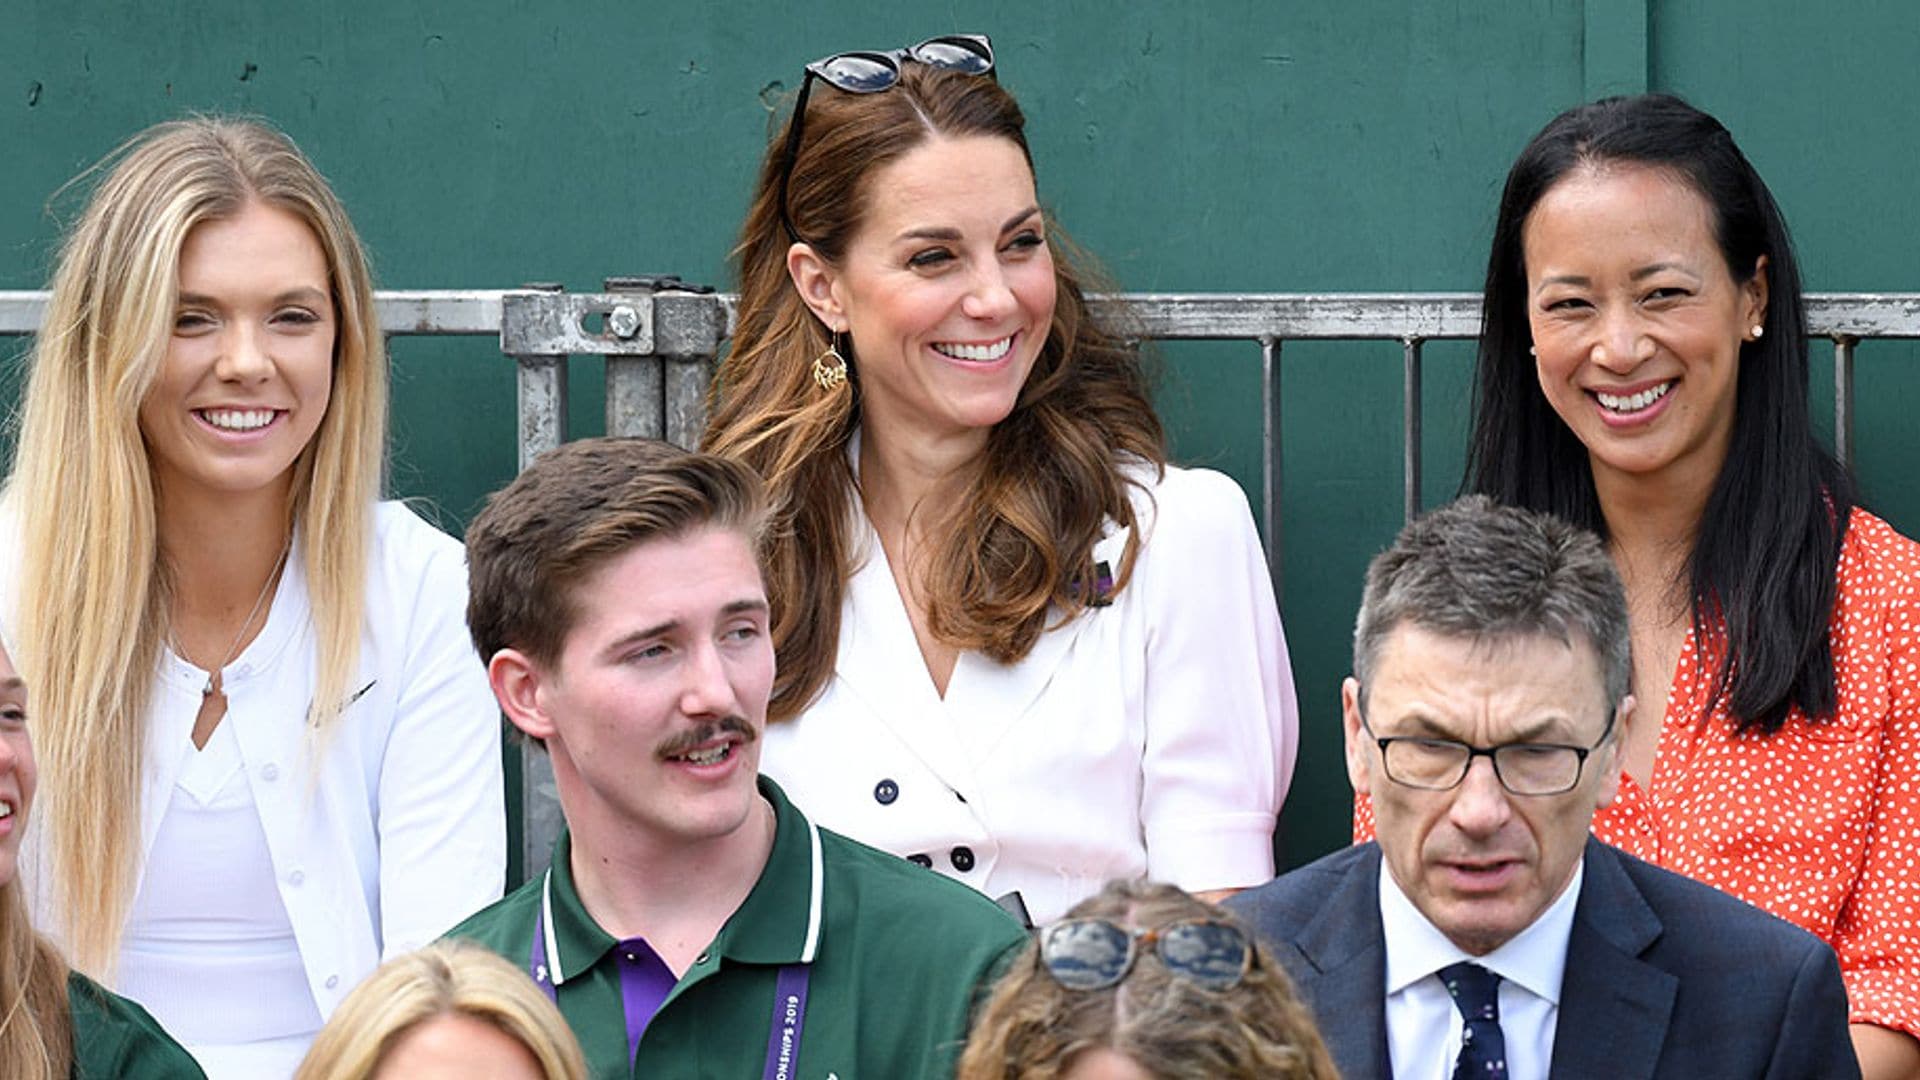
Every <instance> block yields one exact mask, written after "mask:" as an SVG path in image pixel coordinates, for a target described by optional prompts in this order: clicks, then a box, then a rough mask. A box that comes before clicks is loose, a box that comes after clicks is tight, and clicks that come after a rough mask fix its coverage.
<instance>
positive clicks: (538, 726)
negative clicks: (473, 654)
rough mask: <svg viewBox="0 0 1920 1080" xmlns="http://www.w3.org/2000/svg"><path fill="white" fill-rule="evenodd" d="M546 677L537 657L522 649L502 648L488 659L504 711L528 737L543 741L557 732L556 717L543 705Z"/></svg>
mask: <svg viewBox="0 0 1920 1080" xmlns="http://www.w3.org/2000/svg"><path fill="white" fill-rule="evenodd" d="M544 677H545V676H544V674H543V673H542V671H541V670H540V667H539V665H537V664H535V663H534V661H533V658H532V657H530V656H528V655H527V654H526V653H523V652H521V651H520V650H519V649H501V650H500V651H499V652H497V653H494V654H493V659H492V660H489V661H487V682H488V684H489V685H491V686H492V687H493V696H494V698H495V699H497V700H498V701H499V702H500V711H501V712H503V713H506V714H507V720H508V721H510V722H511V723H512V724H513V726H514V727H517V728H519V729H520V730H521V731H522V732H523V733H525V734H526V736H527V737H528V738H531V739H538V740H540V741H541V742H543V743H544V742H546V741H547V739H548V738H549V737H551V736H552V735H553V731H554V727H553V720H552V718H550V717H549V716H548V715H547V713H546V710H545V709H544V708H542V707H541V704H540V683H541V680H542V678H544Z"/></svg>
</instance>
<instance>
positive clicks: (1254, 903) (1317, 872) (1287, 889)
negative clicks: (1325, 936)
mask: <svg viewBox="0 0 1920 1080" xmlns="http://www.w3.org/2000/svg"><path fill="white" fill-rule="evenodd" d="M1379 850H1380V849H1379V845H1377V844H1372V843H1365V844H1353V845H1351V846H1348V847H1343V848H1341V849H1339V850H1338V851H1334V852H1332V853H1331V854H1327V855H1322V856H1321V857H1320V858H1318V859H1315V860H1314V861H1313V862H1310V863H1308V864H1306V865H1305V866H1301V867H1296V868H1295V869H1292V870H1289V871H1287V872H1285V873H1283V874H1281V875H1279V876H1278V877H1276V878H1274V879H1273V880H1272V881H1269V882H1267V883H1266V884H1264V885H1255V886H1254V887H1252V888H1250V889H1244V890H1242V891H1240V892H1238V893H1235V894H1234V895H1232V896H1230V897H1228V898H1227V900H1226V904H1225V907H1226V908H1227V910H1229V911H1232V912H1233V913H1234V914H1236V915H1239V916H1240V917H1241V918H1243V919H1246V920H1247V921H1248V922H1249V923H1251V924H1252V925H1253V926H1254V927H1255V929H1258V930H1260V931H1261V932H1262V933H1271V932H1273V931H1274V930H1276V929H1278V928H1279V927H1282V926H1286V927H1291V926H1295V925H1298V924H1301V923H1304V922H1306V921H1307V920H1309V919H1312V918H1313V917H1314V916H1316V915H1318V914H1320V912H1321V910H1322V909H1324V908H1325V907H1326V901H1327V897H1328V895H1329V894H1330V893H1331V892H1332V890H1333V886H1334V885H1335V883H1337V882H1339V881H1342V880H1345V879H1346V878H1348V877H1349V876H1350V875H1352V874H1353V873H1354V872H1355V871H1357V870H1361V869H1364V868H1365V865H1366V863H1367V861H1368V860H1370V859H1377V858H1379Z"/></svg>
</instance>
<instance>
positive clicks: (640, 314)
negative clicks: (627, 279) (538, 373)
mask: <svg viewBox="0 0 1920 1080" xmlns="http://www.w3.org/2000/svg"><path fill="white" fill-rule="evenodd" d="M500 307H501V311H500V351H501V352H504V353H506V354H508V355H509V356H570V355H572V354H574V353H603V354H605V355H607V356H651V355H653V351H654V349H653V299H652V297H651V296H646V295H638V296H634V295H623V294H618V293H568V292H528V291H514V292H508V293H503V294H501V297H500Z"/></svg>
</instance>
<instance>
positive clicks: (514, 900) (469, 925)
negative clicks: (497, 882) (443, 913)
mask: <svg viewBox="0 0 1920 1080" xmlns="http://www.w3.org/2000/svg"><path fill="white" fill-rule="evenodd" d="M545 880H546V876H545V875H544V874H535V875H533V876H532V877H529V878H528V879H527V880H526V881H525V882H523V883H521V885H520V887H519V888H517V889H514V890H513V891H512V892H509V893H508V894H507V895H505V896H503V897H501V898H500V899H498V900H495V901H494V902H493V903H491V904H488V905H487V906H486V907H483V908H481V909H480V910H479V911H476V912H474V913H473V914H471V915H469V916H467V917H466V918H464V919H462V920H460V922H458V923H456V924H455V925H454V927H453V929H451V930H448V931H447V932H446V933H445V934H442V935H441V938H442V940H445V939H449V938H461V939H464V940H467V941H472V942H475V943H477V944H480V945H484V946H486V947H487V948H489V949H492V950H493V951H494V952H497V953H499V954H501V955H502V956H505V957H507V959H509V960H525V959H526V957H525V955H524V954H521V955H515V950H516V947H517V946H518V945H519V944H520V943H521V942H522V941H523V940H524V941H526V942H531V941H532V939H533V913H534V911H536V910H538V909H539V907H540V890H541V886H542V885H543V883H544V882H545Z"/></svg>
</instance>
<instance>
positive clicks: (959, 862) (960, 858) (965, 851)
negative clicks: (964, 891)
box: [947, 845, 973, 874]
mask: <svg viewBox="0 0 1920 1080" xmlns="http://www.w3.org/2000/svg"><path fill="white" fill-rule="evenodd" d="M947 857H948V858H950V859H952V860H953V868H954V869H955V870H958V871H960V872H961V873H963V874H964V873H966V872H967V871H969V870H971V869H973V849H972V848H970V847H967V846H965V845H962V846H960V847H957V848H954V849H953V854H951V855H949V856H947Z"/></svg>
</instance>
